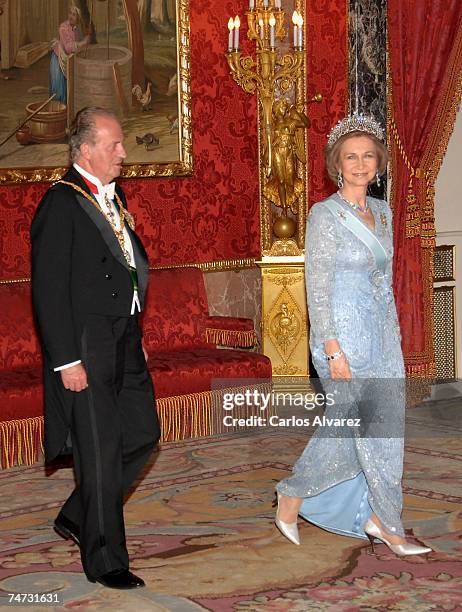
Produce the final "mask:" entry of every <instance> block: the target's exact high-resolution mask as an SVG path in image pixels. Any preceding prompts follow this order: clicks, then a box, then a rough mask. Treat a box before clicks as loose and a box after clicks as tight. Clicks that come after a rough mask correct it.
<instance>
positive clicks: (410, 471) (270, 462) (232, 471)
mask: <svg viewBox="0 0 462 612" xmlns="http://www.w3.org/2000/svg"><path fill="white" fill-rule="evenodd" d="M445 407H446V409H445V410H440V408H441V406H440V405H439V404H438V403H436V404H432V403H428V405H427V406H426V407H425V408H423V409H418V410H412V411H409V414H410V416H409V419H408V420H409V424H408V438H407V445H406V459H405V481H404V493H405V512H404V520H405V526H406V528H407V533H408V536H409V537H410V538H411V539H412V537H416V538H418V539H419V541H421V542H422V543H425V544H427V545H429V546H431V547H432V548H433V549H434V552H433V553H431V554H430V555H429V556H428V557H427V558H425V557H422V558H420V557H415V558H412V557H411V558H409V559H400V558H397V557H395V556H394V555H393V554H391V553H390V552H389V551H388V549H387V548H386V547H385V546H384V545H380V546H378V547H377V551H378V555H377V556H374V555H372V554H370V552H369V551H368V549H367V547H366V545H365V543H364V542H363V541H358V540H355V539H352V538H347V537H342V536H337V535H334V534H331V533H327V532H325V531H323V530H321V529H317V528H316V527H314V526H311V525H310V524H308V523H306V522H301V523H300V534H301V539H302V545H301V546H299V547H297V546H294V545H292V544H290V543H289V542H288V541H287V540H285V539H284V538H283V537H282V536H281V535H280V534H279V532H278V531H277V530H276V529H275V527H274V524H273V516H274V509H273V508H272V507H271V503H272V500H273V497H274V485H275V483H276V482H277V481H278V480H280V479H281V478H282V477H284V476H285V475H287V473H288V471H289V470H290V469H291V465H292V463H293V461H294V460H295V459H296V458H297V456H298V455H299V454H300V452H301V451H302V449H303V448H304V446H305V444H306V440H307V434H306V432H303V431H302V430H300V429H297V430H296V429H287V428H284V429H283V428H279V429H278V428H275V427H273V428H268V429H266V430H262V431H258V432H257V431H255V432H254V433H247V432H244V433H235V434H232V435H223V436H218V437H212V438H203V439H199V440H189V441H185V442H181V443H171V444H164V445H163V446H162V449H161V451H160V452H159V453H157V454H156V455H155V456H154V457H153V462H152V464H151V465H149V466H148V469H147V470H146V473H145V476H144V478H143V479H142V480H141V482H140V484H139V486H138V488H137V489H136V491H135V492H134V493H133V495H132V496H131V498H130V499H129V500H128V502H127V504H126V507H125V517H126V525H127V535H128V546H129V552H130V556H131V560H132V562H131V569H132V570H133V571H134V572H135V573H138V574H139V575H140V576H142V577H143V578H144V580H145V581H146V585H147V586H146V588H145V589H139V590H135V591H128V592H124V591H113V590H110V589H105V588H103V587H102V586H100V585H97V584H91V583H89V582H88V581H87V580H86V579H85V576H84V575H83V574H82V573H81V565H80V558H79V552H78V549H77V547H76V546H75V545H74V544H71V543H68V542H66V541H64V540H62V539H61V538H59V536H57V535H56V534H55V532H54V531H53V529H52V522H53V519H54V517H55V515H56V514H57V512H58V509H59V507H60V505H61V503H62V502H63V500H64V499H65V498H66V496H67V495H68V493H69V492H70V491H71V489H72V487H73V478H72V470H71V468H70V467H63V468H61V469H59V470H57V471H55V472H54V473H53V474H49V475H47V474H46V472H45V469H44V467H43V466H41V465H36V466H34V467H31V468H27V469H25V468H15V469H11V470H8V471H4V472H2V473H0V485H1V497H0V589H1V591H0V605H7V604H8V596H7V594H8V593H49V592H51V591H55V590H59V593H60V596H61V597H62V598H63V600H64V606H62V605H56V606H54V607H48V606H47V609H55V610H64V609H75V608H76V609H80V610H116V611H121V612H122V611H125V610H127V611H131V610H136V611H137V612H143V611H145V610H159V611H160V610H168V611H175V612H190V611H191V612H193V611H198V610H217V611H235V612H249V611H253V610H268V611H272V612H282V611H286V610H290V611H296V612H297V611H304V610H334V611H335V612H343V611H345V612H346V611H348V612H350V611H354V610H363V611H368V610H379V611H382V610H383V611H385V610H400V611H407V610H409V611H412V612H421V611H427V610H462V543H461V534H462V512H461V508H462V506H461V502H462V483H461V473H462V436H461V434H462V427H461V423H460V420H461V419H460V414H461V408H462V407H461V406H460V404H456V403H452V404H451V401H450V400H449V401H448V402H446V404H445ZM435 416H438V418H435ZM409 432H410V433H409ZM319 464H320V467H321V466H322V457H320V458H319ZM15 609H17V610H22V609H24V610H29V611H30V610H35V609H37V610H43V609H44V607H43V606H38V605H36V606H35V605H32V604H29V605H27V606H26V605H24V606H20V605H18V606H15Z"/></svg>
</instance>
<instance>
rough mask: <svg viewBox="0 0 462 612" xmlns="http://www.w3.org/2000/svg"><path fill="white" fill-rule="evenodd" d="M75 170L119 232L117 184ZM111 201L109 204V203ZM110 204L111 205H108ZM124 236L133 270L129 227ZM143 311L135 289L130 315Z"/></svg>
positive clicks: (76, 166)
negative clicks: (86, 181) (103, 182)
mask: <svg viewBox="0 0 462 612" xmlns="http://www.w3.org/2000/svg"><path fill="white" fill-rule="evenodd" d="M73 166H74V168H75V169H76V170H77V172H78V173H79V174H81V175H82V176H83V177H85V178H86V179H87V180H88V181H90V183H93V185H95V186H96V187H97V188H98V193H94V194H93V196H94V197H95V199H96V200H97V202H98V204H99V205H100V206H101V210H102V211H103V212H104V213H105V214H109V213H111V212H112V213H113V223H114V225H115V227H116V229H117V230H118V231H119V230H120V215H119V209H118V206H117V205H116V204H114V201H113V200H114V187H115V183H109V185H103V184H102V183H101V181H100V180H99V178H97V177H96V176H93V175H92V174H90V173H89V172H87V171H86V170H84V169H83V168H81V167H80V166H79V165H78V164H73ZM105 196H107V198H106V197H105ZM108 200H109V202H108ZM108 204H109V205H108ZM123 236H124V246H125V250H126V251H127V253H128V256H129V257H128V259H129V261H128V263H129V265H130V266H131V267H132V268H136V261H135V255H134V253H133V245H132V241H131V240H130V235H129V233H128V231H127V227H126V226H125V227H124V231H123ZM136 311H138V312H140V311H141V305H140V300H139V297H138V291H137V290H136V289H134V291H133V299H132V307H131V310H130V314H135V312H136ZM79 363H81V360H80V359H79V360H78V361H73V362H71V363H66V364H65V365H62V366H59V367H57V368H54V371H55V372H59V371H60V370H64V369H66V368H70V367H71V366H74V365H77V364H79Z"/></svg>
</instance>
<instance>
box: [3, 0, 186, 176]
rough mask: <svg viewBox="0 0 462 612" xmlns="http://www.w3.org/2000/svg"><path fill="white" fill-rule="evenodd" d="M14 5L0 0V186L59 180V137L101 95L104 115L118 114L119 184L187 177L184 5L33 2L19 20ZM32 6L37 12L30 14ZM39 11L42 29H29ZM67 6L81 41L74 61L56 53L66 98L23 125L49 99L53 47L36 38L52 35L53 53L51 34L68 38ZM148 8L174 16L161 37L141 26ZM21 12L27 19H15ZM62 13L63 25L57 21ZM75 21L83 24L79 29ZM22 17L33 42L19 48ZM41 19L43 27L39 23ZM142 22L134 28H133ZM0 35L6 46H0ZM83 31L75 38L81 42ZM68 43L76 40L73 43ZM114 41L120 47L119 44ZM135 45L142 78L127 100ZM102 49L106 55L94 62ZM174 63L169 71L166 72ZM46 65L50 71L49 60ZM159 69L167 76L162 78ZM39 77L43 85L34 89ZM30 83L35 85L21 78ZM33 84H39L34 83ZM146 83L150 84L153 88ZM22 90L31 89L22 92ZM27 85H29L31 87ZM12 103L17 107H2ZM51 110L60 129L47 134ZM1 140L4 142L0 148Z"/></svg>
mask: <svg viewBox="0 0 462 612" xmlns="http://www.w3.org/2000/svg"><path fill="white" fill-rule="evenodd" d="M18 1H19V2H21V0H0V8H1V9H2V11H1V14H0V29H1V36H2V38H1V40H2V64H1V71H0V81H1V88H2V96H1V98H2V100H3V102H2V100H0V185H6V184H17V183H24V182H37V181H51V182H53V181H56V180H58V179H59V178H61V176H62V175H63V174H64V173H65V172H66V170H67V167H68V166H67V164H68V161H67V160H68V147H67V137H66V136H65V130H67V128H68V126H69V124H70V122H71V121H72V119H73V116H74V115H75V112H76V111H78V110H79V108H82V107H83V106H88V105H93V104H94V105H98V106H104V103H101V102H100V100H104V99H105V98H104V97H103V98H101V96H103V95H106V99H107V100H108V103H109V104H113V105H115V108H112V110H114V111H116V112H117V114H118V115H119V117H120V120H121V123H122V127H123V129H124V134H125V143H124V144H125V146H126V149H127V159H126V161H125V163H124V166H123V169H122V173H121V177H123V178H142V177H167V176H188V175H191V174H192V126H191V91H190V42H189V0H145V1H144V2H137V0H121V1H120V0H72V2H70V1H69V0H38V2H37V3H34V4H27V5H25V6H26V7H27V10H24V11H23V12H22V17H21V12H18V11H17V10H13V9H17V6H16V4H17V3H18ZM39 4H40V5H43V6H41V7H39V6H38V5H39ZM45 4H46V5H47V12H46V15H47V22H46V23H45V24H41V25H40V26H38V25H37V19H42V21H43V18H42V17H40V15H38V16H37V15H35V13H34V11H37V10H39V8H41V9H42V11H43V10H44V8H45ZM73 6H77V7H78V9H79V10H78V12H77V14H78V17H79V18H80V19H81V32H82V33H81V34H80V37H81V40H82V41H84V42H83V43H82V46H81V47H80V48H79V47H78V46H77V47H76V52H75V53H70V54H68V55H66V54H65V53H64V52H63V55H64V63H65V67H66V69H65V70H63V73H64V74H65V75H66V78H65V83H66V85H65V91H66V94H62V95H65V96H67V97H65V102H64V101H61V102H56V101H55V99H53V100H51V101H50V102H49V103H48V105H47V106H45V107H44V109H43V112H42V111H39V113H38V114H37V115H36V116H35V117H36V118H38V119H37V120H34V118H32V119H31V118H30V114H31V112H33V111H34V110H36V109H37V108H38V107H39V106H40V105H41V104H43V102H45V101H46V100H47V98H48V97H49V94H50V93H51V92H52V91H53V90H52V89H51V88H52V76H51V74H52V72H51V71H52V67H51V60H52V59H56V58H53V52H54V51H53V48H52V47H51V46H50V45H49V46H48V48H47V47H46V45H45V42H43V40H44V39H46V38H47V35H48V36H49V35H50V32H51V30H52V29H53V31H54V32H55V33H56V34H57V35H58V39H57V40H56V41H54V43H53V44H54V45H55V46H57V45H58V44H61V36H62V33H61V30H64V33H65V30H66V27H67V29H68V30H69V23H72V22H70V21H69V17H70V16H71V11H72V10H74V9H73ZM146 6H147V7H149V11H150V13H149V17H146V15H145V14H144V15H143V14H142V12H141V11H142V10H143V9H144V10H145V12H146ZM29 7H30V8H29ZM70 7H71V8H70ZM79 7H81V8H82V9H83V10H81V8H79ZM85 9H86V10H87V13H85ZM135 10H136V11H137V13H135ZM157 10H159V11H160V10H163V11H167V10H170V11H171V14H174V18H175V23H174V24H172V16H171V15H170V17H169V19H170V21H169V22H168V23H169V27H170V30H168V28H167V27H165V28H164V30H162V29H161V28H160V26H158V23H157V22H156V21H151V19H153V17H152V16H153V14H154V17H155V11H157ZM29 11H30V14H27V15H25V13H28V12H29ZM138 11H139V15H138V17H137V16H136V15H137V14H138ZM32 13H34V14H32ZM67 14H68V19H67V21H65V20H64V19H65V16H66V15H67ZM18 15H19V16H18ZM85 15H86V17H87V19H86V28H85V21H84V18H85ZM20 17H21V18H22V19H23V23H21V22H19V21H18V20H19V19H20ZM27 18H29V19H30V21H31V22H34V24H33V25H31V24H29V25H28V26H27V27H28V28H29V29H30V30H31V31H32V32H34V33H36V36H40V39H39V40H41V41H42V42H38V41H37V40H36V41H35V42H33V43H28V44H27V45H21V44H20V33H21V32H22V34H21V35H22V36H23V38H24V32H25V30H24V28H25V27H26V25H27ZM50 19H51V20H52V23H50V22H49V20H50ZM105 19H106V23H105V21H104V20H105ZM142 19H144V22H142V21H141V20H142ZM146 19H149V20H150V24H151V25H152V24H154V25H155V26H156V28H157V30H155V37H154V35H152V38H148V37H149V36H150V35H151V34H152V31H154V30H152V31H151V30H149V29H148V28H147V27H146ZM14 24H16V26H15V25H14ZM65 24H67V26H65ZM111 24H112V25H111ZM104 25H106V27H104ZM142 25H143V27H141V26H142ZM154 25H153V28H154ZM12 26H13V27H12ZM14 27H16V28H17V30H18V31H19V34H18V35H17V36H16V40H14V41H13V44H9V41H10V39H11V38H13V37H14V32H15V29H14ZM79 27H80V26H79ZM40 28H41V30H40ZM26 29H27V28H26ZM76 29H77V27H76V26H73V31H75V30H76ZM38 32H41V33H40V34H39V33H38ZM79 32H80V31H79ZM173 32H174V34H173ZM7 33H8V37H9V38H5V37H6V36H7ZM84 33H85V36H83V34H84ZM92 36H93V37H94V40H93V41H92V40H91V37H92ZM75 37H76V40H77V35H75ZM30 38H31V36H30V34H28V38H27V39H28V40H30ZM113 40H115V41H116V44H113V43H112V42H111V41H113ZM119 40H122V41H125V45H124V43H123V42H122V43H120V42H119ZM4 41H7V42H4ZM95 41H96V42H95ZM156 44H157V46H156ZM5 47H7V52H4V48H5ZM140 47H141V50H142V54H141V60H140V61H141V68H142V79H141V80H144V77H145V83H144V84H142V86H141V87H139V88H138V92H136V91H134V90H135V86H136V84H137V83H136V80H135V72H136V70H135V67H134V66H135V59H136V58H135V57H134V56H135V55H136V53H138V60H139V58H140V50H139V49H140ZM161 47H162V48H161ZM55 48H56V47H55ZM62 48H64V44H62ZM136 49H138V50H136ZM175 50H176V55H175ZM106 51H107V57H105V56H104V54H105V53H106ZM34 54H35V55H34ZM55 54H56V55H57V57H58V59H59V62H61V63H60V64H59V65H60V66H62V64H63V62H62V61H61V57H60V55H59V54H58V53H55ZM98 54H99V56H98ZM115 54H119V55H120V56H121V58H122V60H119V59H117V56H116V55H115ZM154 54H156V55H155V56H154ZM168 54H169V55H168ZM164 55H165V58H164ZM175 57H176V65H174V62H175ZM37 58H38V59H37ZM114 58H116V59H114ZM164 59H165V66H163V65H162V66H160V68H159V62H161V61H163V60H164ZM140 61H138V74H140V70H139V65H140ZM29 62H30V63H29ZM155 62H157V64H155ZM56 64H57V65H58V63H57V62H56ZM48 66H49V68H48ZM95 66H96V68H97V69H98V70H101V72H103V73H104V74H103V77H102V78H106V81H105V84H103V85H99V74H98V78H94V77H93V75H94V70H95ZM154 66H155V69H154ZM162 69H163V72H162ZM48 70H49V72H48ZM84 70H86V72H84ZM167 70H169V71H170V72H169V73H167ZM27 71H29V72H28V73H27ZM104 71H105V72H104ZM25 74H28V76H29V78H28V79H26V81H28V82H29V87H28V89H25V87H24V84H23V83H22V81H24V78H23V76H24V75H25ZM45 74H46V76H47V80H48V82H46V81H45V82H44V78H45ZM159 74H160V75H161V76H162V77H163V81H162V80H161V78H160V77H159V76H158V75H159ZM30 75H32V77H33V78H35V79H36V80H35V81H34V80H33V79H31V78H30ZM39 77H40V78H41V81H39V80H38V79H39ZM156 78H158V82H156V81H155V79H156ZM21 79H22V80H21ZM9 81H11V82H9ZM30 82H32V83H34V85H33V86H32V87H31V86H30ZM35 83H38V84H37V85H35ZM46 86H49V87H50V89H49V90H48V89H47V87H46ZM93 86H94V87H95V88H96V87H99V88H100V90H102V91H101V92H100V91H98V90H96V89H94V87H93ZM111 88H113V89H111ZM172 89H173V90H174V92H175V89H176V92H175V93H174V94H173V95H172ZM148 90H149V91H148ZM21 91H22V92H23V95H21ZM61 91H62V90H61ZM16 93H17V95H16ZM100 94H101V95H100ZM146 94H149V95H146ZM85 95H86V97H85ZM175 95H176V100H175ZM137 96H138V97H137ZM31 99H32V100H34V99H35V100H36V102H34V103H32V102H30V100H31ZM12 100H13V101H16V100H23V101H22V102H19V103H18V102H16V103H12ZM158 102H159V104H158ZM2 104H4V105H5V109H3V108H1V106H2ZM63 107H64V108H63ZM26 108H27V110H26ZM6 109H8V112H6ZM58 111H60V115H61V119H60V121H61V124H60V125H59V127H58V128H54V127H53V128H49V127H48V126H49V123H47V122H48V121H49V118H50V117H53V120H54V118H55V116H57V115H58ZM145 111H146V112H145ZM27 117H29V119H30V120H29V121H24V120H25V119H27ZM34 121H35V122H34ZM23 122H24V123H25V126H23V128H21V129H20V130H19V135H18V136H17V135H16V133H15V132H16V130H17V128H18V126H19V125H20V124H21V123H23ZM33 122H34V124H33V126H32V132H33V133H32V134H31V127H30V126H31V124H32V123H33ZM37 124H39V125H37ZM44 129H45V130H50V129H51V131H52V134H51V138H54V139H55V140H54V141H50V140H48V141H45V140H42V131H43V130H44ZM53 129H54V130H55V133H53ZM8 135H10V138H9V139H8V140H7V141H5V142H3V141H4V140H5V138H6V137H7V136H8ZM31 138H32V141H31V140H30V139H31ZM46 138H50V135H49V133H47V134H46ZM21 139H22V140H23V143H21ZM28 139H29V140H28Z"/></svg>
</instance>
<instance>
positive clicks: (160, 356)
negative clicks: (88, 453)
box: [143, 268, 271, 440]
mask: <svg viewBox="0 0 462 612" xmlns="http://www.w3.org/2000/svg"><path fill="white" fill-rule="evenodd" d="M150 274H151V278H150V281H149V290H148V292H149V293H148V296H147V300H146V306H145V311H144V317H143V342H144V345H145V348H146V349H147V351H148V353H149V360H148V367H149V370H150V372H151V374H152V376H153V379H154V385H155V389H156V399H157V410H158V412H159V416H160V418H161V420H162V428H163V433H162V439H163V440H179V439H182V438H188V437H196V436H200V435H202V436H205V435H211V434H213V433H218V432H222V431H229V429H230V428H228V427H223V416H224V414H225V413H224V412H223V405H222V401H223V389H226V390H227V391H228V392H232V391H234V392H242V391H243V390H245V389H246V388H248V386H249V385H250V387H251V388H252V389H255V388H257V389H260V390H262V391H264V392H265V391H266V392H267V391H269V390H270V389H271V362H270V360H269V359H268V357H266V356H265V355H261V354H259V353H255V352H252V351H250V350H248V348H249V347H253V346H254V345H255V344H256V334H255V330H254V328H253V321H252V320H251V319H243V318H235V317H218V316H212V317H210V316H209V312H208V302H207V295H206V291H205V285H204V278H203V274H202V272H201V270H200V269H198V268H176V269H166V270H155V271H152V272H151V273H150ZM217 344H219V345H222V346H226V347H239V349H236V348H234V349H232V350H230V349H228V350H223V349H222V348H217V346H216V345H217ZM243 348H247V350H243ZM246 409H247V410H246ZM252 414H255V415H258V408H256V409H255V410H252V407H246V408H244V407H243V409H242V410H241V414H240V416H251V415H252Z"/></svg>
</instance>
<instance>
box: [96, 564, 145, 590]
mask: <svg viewBox="0 0 462 612" xmlns="http://www.w3.org/2000/svg"><path fill="white" fill-rule="evenodd" d="M87 578H88V576H87ZM88 580H89V581H90V582H99V583H100V584H102V585H103V586H105V587H107V588H108V589H137V588H139V587H144V580H142V579H141V578H138V576H135V574H132V573H131V572H130V571H129V570H124V569H122V570H114V571H112V572H109V573H108V574H103V575H102V576H98V578H88Z"/></svg>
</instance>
